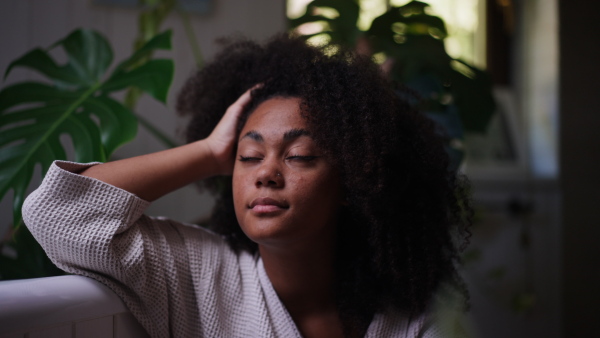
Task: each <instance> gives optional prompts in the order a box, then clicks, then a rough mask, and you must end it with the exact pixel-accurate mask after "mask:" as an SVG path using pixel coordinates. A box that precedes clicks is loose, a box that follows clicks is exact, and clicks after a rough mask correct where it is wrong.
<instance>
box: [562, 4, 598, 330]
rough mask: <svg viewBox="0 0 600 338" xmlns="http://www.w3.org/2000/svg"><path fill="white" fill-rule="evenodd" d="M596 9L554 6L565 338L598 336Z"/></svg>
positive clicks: (590, 7) (580, 5) (568, 5)
mask: <svg viewBox="0 0 600 338" xmlns="http://www.w3.org/2000/svg"><path fill="white" fill-rule="evenodd" d="M599 11H600V3H598V2H597V1H586V0H568V1H567V0H561V1H559V11H558V12H559V18H560V34H559V39H560V143H559V144H560V146H559V147H560V148H559V149H560V171H561V174H560V175H561V190H562V196H563V202H562V215H563V216H562V223H563V229H562V230H563V231H562V248H563V250H562V251H563V254H562V269H563V283H562V302H563V325H564V334H565V335H564V336H565V337H595V336H598V327H597V318H598V316H597V309H598V304H600V292H598V286H599V285H600V273H599V272H598V262H599V261H600V245H598V241H599V239H600V221H598V210H599V205H600V176H599V175H598V173H600V133H599V132H598V129H599V127H600V111H599V110H600V109H599V108H598V93H599V92H600V85H599V84H598V80H599V79H600V64H599V62H600V35H598V30H597V27H598V12H599Z"/></svg>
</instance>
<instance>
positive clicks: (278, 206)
mask: <svg viewBox="0 0 600 338" xmlns="http://www.w3.org/2000/svg"><path fill="white" fill-rule="evenodd" d="M289 207H290V206H289V205H288V204H287V203H286V202H285V201H280V200H276V199H273V198H270V197H259V198H257V199H255V200H254V201H252V203H250V205H248V209H252V210H253V211H255V212H257V213H271V212H275V211H279V210H283V209H288V208H289Z"/></svg>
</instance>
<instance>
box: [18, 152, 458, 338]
mask: <svg viewBox="0 0 600 338" xmlns="http://www.w3.org/2000/svg"><path fill="white" fill-rule="evenodd" d="M90 165H93V164H77V163H72V162H61V161H57V162H55V163H54V164H53V165H52V166H51V168H50V169H49V170H48V173H47V175H46V178H45V179H44V182H43V183H42V185H41V186H40V187H39V188H38V189H37V190H36V191H34V192H33V193H32V194H31V195H30V196H29V197H28V198H27V200H26V201H25V205H24V207H23V218H24V220H25V224H26V225H27V227H28V228H29V230H30V231H31V233H32V234H33V236H34V237H35V238H36V240H37V241H38V242H39V243H40V244H41V245H42V247H43V248H44V250H45V251H46V253H47V254H48V256H49V257H50V258H51V259H52V261H53V262H54V263H55V264H56V265H57V266H58V267H60V268H61V269H63V270H65V271H67V272H70V273H74V274H78V275H83V276H87V277H91V278H93V279H95V280H98V281H100V282H101V283H103V284H105V285H107V286H108V287H109V288H111V289H112V290H113V291H114V292H115V293H116V294H117V295H119V297H121V299H123V301H124V302H125V304H126V305H127V307H128V308H129V309H130V311H131V312H132V313H133V315H134V316H135V317H136V318H137V319H138V320H139V322H140V323H141V324H142V325H143V326H144V328H146V330H147V331H148V333H149V334H150V335H151V336H152V337H286V338H287V337H301V335H300V333H299V331H298V329H297V327H296V325H295V324H294V322H293V320H292V318H291V317H290V315H289V313H288V312H287V310H286V309H285V307H284V305H283V304H282V303H281V301H280V300H279V298H278V297H277V294H276V293H275V290H274V289H273V286H272V285H271V282H270V281H269V278H268V276H267V274H266V272H265V270H264V267H263V263H262V260H261V258H260V257H259V256H258V255H251V254H249V253H246V252H241V253H239V254H236V253H234V252H233V251H232V250H231V249H230V248H229V246H228V245H227V244H226V243H225V242H224V240H223V239H222V238H220V237H219V236H218V235H216V234H214V233H211V232H209V231H207V230H205V229H202V228H199V227H194V226H189V225H184V224H181V223H177V222H174V221H171V220H168V219H161V218H152V217H148V216H145V215H144V214H143V212H144V210H145V208H146V207H147V206H148V204H149V202H147V201H144V200H142V199H140V198H138V197H137V196H135V195H133V194H131V193H129V192H127V191H125V190H122V189H119V188H117V187H114V186H111V185H109V184H106V183H104V182H101V181H99V180H96V179H93V178H89V177H85V176H81V175H78V174H75V173H74V172H78V171H81V170H83V169H84V168H86V167H88V166H90ZM366 337H447V335H444V334H443V332H440V329H439V328H438V327H434V326H431V325H429V324H428V323H427V321H426V320H425V318H424V317H419V318H412V319H411V318H406V317H404V316H401V315H399V314H397V313H394V312H393V311H388V312H386V313H378V314H376V315H375V317H374V318H373V321H372V322H371V324H370V326H369V329H368V331H367V334H366Z"/></svg>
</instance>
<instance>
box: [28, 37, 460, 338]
mask: <svg viewBox="0 0 600 338" xmlns="http://www.w3.org/2000/svg"><path fill="white" fill-rule="evenodd" d="M328 52H330V51H328V50H321V49H317V48H312V47H308V46H306V45H305V44H304V43H303V42H302V41H300V40H299V39H296V38H288V37H286V36H278V37H275V38H274V39H272V40H271V41H270V42H269V43H267V44H266V45H264V46H260V45H257V44H255V43H252V42H249V41H245V40H238V41H233V42H229V43H227V46H226V47H225V49H224V50H223V52H221V54H220V55H218V56H217V57H216V59H215V60H216V61H215V62H213V63H212V64H211V65H209V66H207V67H206V68H205V69H203V70H202V71H200V72H198V73H197V74H196V75H194V76H193V77H192V78H191V79H190V80H188V83H187V84H186V85H185V87H184V89H183V90H182V92H181V94H180V97H179V102H178V110H179V111H180V112H182V113H183V114H190V115H192V119H191V122H190V124H189V128H188V141H189V143H188V144H187V145H184V146H181V147H178V148H174V149H170V150H166V151H162V152H159V153H154V154H150V155H144V156H140V157H135V158H131V159H126V160H121V161H115V162H110V163H105V164H74V163H69V162H57V163H55V164H54V165H53V167H52V168H51V170H50V171H49V172H48V174H47V176H46V179H45V181H44V183H43V184H42V186H41V187H40V188H39V189H38V190H36V192H34V193H32V195H31V196H30V197H29V198H28V199H27V201H26V203H25V206H24V218H25V222H26V224H27V226H28V227H29V228H30V230H31V232H32V233H33V234H34V236H35V237H36V239H37V240H38V241H39V242H40V243H41V244H42V246H43V247H44V249H45V250H46V251H47V253H48V255H49V257H51V258H52V260H53V261H54V262H55V263H56V264H57V265H58V266H59V267H61V268H62V269H64V270H65V271H68V272H73V273H78V274H82V275H84V276H89V277H92V278H95V279H97V280H99V281H101V282H103V283H105V284H106V285H108V286H109V287H111V288H112V289H113V290H114V291H115V292H116V293H117V294H119V296H121V298H122V299H123V300H124V301H125V303H126V304H127V306H128V307H129V308H130V309H131V311H132V312H133V314H134V315H135V316H136V317H137V318H138V320H139V321H140V322H141V323H142V325H143V326H144V327H145V328H146V329H147V330H148V332H149V333H150V334H151V335H152V336H156V337H166V336H180V337H190V336H205V337H213V336H225V337H229V336H232V337H233V336H235V337H241V336H244V337H254V336H268V337H271V336H281V337H295V336H305V337H341V336H350V337H360V336H369V337H383V336H398V337H405V336H406V337H413V336H417V335H421V336H436V335H439V334H440V333H439V331H436V330H438V329H436V327H435V325H433V326H432V325H431V322H432V318H433V313H432V310H431V304H433V302H434V295H435V294H436V293H439V292H440V289H441V287H442V285H443V283H447V284H450V285H453V287H454V288H458V289H459V290H464V288H463V287H462V283H461V282H460V279H459V278H458V277H457V274H456V270H455V266H454V264H455V262H456V261H457V247H456V246H457V244H459V245H460V244H462V242H463V241H464V234H465V231H466V226H467V225H468V217H465V215H467V214H468V213H467V211H469V210H470V208H469V204H468V200H467V199H466V194H465V190H464V186H463V184H462V183H461V182H460V181H459V180H457V178H456V177H455V175H454V173H450V172H448V170H447V169H446V168H447V164H448V161H447V158H446V155H445V153H444V150H443V147H442V145H441V143H440V141H439V140H438V137H437V136H436V135H435V133H434V128H433V125H432V123H431V122H429V121H428V120H426V119H425V118H424V117H422V116H421V115H419V114H418V113H417V112H415V111H413V110H411V109H410V107H409V106H408V105H407V104H406V103H405V102H404V101H402V100H401V99H399V96H398V94H397V93H395V92H394V91H393V90H392V87H391V86H390V84H388V83H387V82H386V80H385V79H384V78H383V76H381V74H380V72H379V71H378V69H377V67H376V66H374V65H373V64H372V63H371V62H370V61H369V60H368V59H365V58H361V57H358V56H355V55H353V54H351V53H348V52H339V53H336V54H334V55H328V54H330V53H328ZM249 88H250V89H249ZM223 113H224V114H223ZM231 175H232V177H231ZM208 178H210V179H208ZM203 179H208V180H205V183H204V184H205V185H206V186H208V187H209V188H211V189H212V190H213V192H214V193H215V194H216V195H217V205H216V208H215V211H214V214H213V216H212V218H211V221H210V225H211V227H212V229H213V230H214V231H215V232H217V233H218V234H220V236H219V235H216V234H214V233H212V232H208V231H206V230H203V229H200V228H197V227H190V226H184V225H182V224H179V223H177V222H174V221H170V220H166V219H155V218H150V217H147V216H144V215H143V214H142V213H143V210H144V208H145V207H146V205H147V204H148V202H147V201H153V200H155V199H157V198H159V197H160V196H162V195H164V194H166V193H168V192H170V191H173V190H175V189H177V188H179V187H182V186H184V185H186V184H189V183H192V182H195V181H199V180H203ZM467 216H468V215H467ZM463 293H464V291H463Z"/></svg>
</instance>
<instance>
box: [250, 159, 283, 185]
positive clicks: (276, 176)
mask: <svg viewBox="0 0 600 338" xmlns="http://www.w3.org/2000/svg"><path fill="white" fill-rule="evenodd" d="M274 162H275V161H274V160H266V159H265V160H264V161H263V163H262V165H261V166H260V167H259V168H258V172H257V174H256V183H255V184H256V187H272V188H283V184H284V179H283V174H282V173H281V170H280V168H279V166H278V165H276V163H274Z"/></svg>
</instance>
